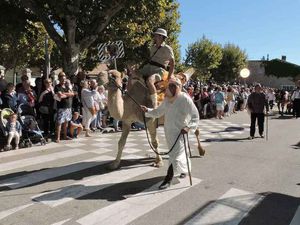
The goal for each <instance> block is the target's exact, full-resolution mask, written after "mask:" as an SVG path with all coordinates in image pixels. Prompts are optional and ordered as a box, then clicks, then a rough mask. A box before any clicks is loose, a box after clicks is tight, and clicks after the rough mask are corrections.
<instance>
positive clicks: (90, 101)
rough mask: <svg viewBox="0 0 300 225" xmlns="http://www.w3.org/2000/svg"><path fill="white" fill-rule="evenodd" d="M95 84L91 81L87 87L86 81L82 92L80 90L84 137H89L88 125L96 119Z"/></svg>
mask: <svg viewBox="0 0 300 225" xmlns="http://www.w3.org/2000/svg"><path fill="white" fill-rule="evenodd" d="M96 84H97V82H96V81H95V80H91V86H89V84H88V82H87V81H84V83H83V86H82V90H81V102H82V117H83V118H82V120H83V121H82V123H83V126H84V128H85V131H86V133H85V136H86V137H91V135H90V125H91V122H92V121H93V120H94V119H95V118H96V114H97V108H96V101H95V99H94V98H95V97H94V96H95V95H96V94H97V93H96V92H97V91H96V90H95V88H96V87H95V86H97V85H96Z"/></svg>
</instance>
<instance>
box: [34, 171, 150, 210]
mask: <svg viewBox="0 0 300 225" xmlns="http://www.w3.org/2000/svg"><path fill="white" fill-rule="evenodd" d="M152 170H155V167H150V166H147V167H145V168H143V169H141V168H140V167H135V168H130V169H129V168H126V169H120V170H117V171H113V172H111V173H106V174H101V175H96V176H93V177H92V178H87V179H83V180H81V181H79V182H77V183H74V184H72V186H69V187H68V186H67V187H64V188H63V189H59V190H55V191H51V192H47V193H46V194H39V195H36V196H33V197H32V199H33V201H37V202H41V203H43V204H46V205H48V206H50V207H56V206H59V205H61V204H64V203H67V202H69V201H72V200H74V199H75V198H79V197H81V196H84V195H88V194H90V193H93V192H96V191H100V190H102V189H104V188H107V187H109V186H112V185H114V184H117V183H120V182H123V181H126V180H129V179H131V178H133V177H137V176H139V175H142V174H145V173H147V172H150V171H152Z"/></svg>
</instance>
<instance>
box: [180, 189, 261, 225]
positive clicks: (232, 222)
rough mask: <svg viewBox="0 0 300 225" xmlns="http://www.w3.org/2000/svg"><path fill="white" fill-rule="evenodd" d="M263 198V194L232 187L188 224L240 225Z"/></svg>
mask: <svg viewBox="0 0 300 225" xmlns="http://www.w3.org/2000/svg"><path fill="white" fill-rule="evenodd" d="M262 199H263V196H261V195H257V194H253V193H250V192H247V191H243V190H239V189H235V188H232V189H230V190H229V191H227V192H226V193H225V194H224V195H223V196H222V197H220V198H219V199H218V200H217V201H216V202H214V203H212V204H210V205H209V206H207V207H206V208H205V209H203V210H202V211H201V212H200V213H199V214H198V215H196V216H195V217H194V218H192V219H191V220H190V221H188V222H187V223H186V225H212V224H226V225H238V224H239V222H240V221H241V220H242V219H243V218H244V217H245V216H246V215H247V213H248V212H249V211H250V210H251V209H252V208H253V207H255V206H256V205H257V204H258V203H259V202H260V201H261V200H262ZM220 215H221V216H220Z"/></svg>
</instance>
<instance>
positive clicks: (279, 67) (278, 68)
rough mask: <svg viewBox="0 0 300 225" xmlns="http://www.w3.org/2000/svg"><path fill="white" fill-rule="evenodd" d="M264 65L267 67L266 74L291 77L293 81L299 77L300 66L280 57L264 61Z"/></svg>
mask: <svg viewBox="0 0 300 225" xmlns="http://www.w3.org/2000/svg"><path fill="white" fill-rule="evenodd" d="M262 65H263V66H264V67H265V73H266V75H268V76H269V75H273V76H276V77H291V78H292V79H293V81H296V80H297V79H299V76H300V66H299V65H296V64H293V63H289V62H286V61H283V60H280V59H273V60H270V61H267V60H266V61H263V62H262Z"/></svg>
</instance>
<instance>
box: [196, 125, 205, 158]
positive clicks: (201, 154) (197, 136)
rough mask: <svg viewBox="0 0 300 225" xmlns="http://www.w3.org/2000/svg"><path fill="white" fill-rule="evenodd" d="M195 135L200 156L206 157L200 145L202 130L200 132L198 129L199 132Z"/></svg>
mask: <svg viewBox="0 0 300 225" xmlns="http://www.w3.org/2000/svg"><path fill="white" fill-rule="evenodd" d="M195 135H196V138H197V142H198V151H199V155H200V156H204V154H205V150H204V149H203V148H202V146H201V143H200V130H199V128H197V130H196V131H195Z"/></svg>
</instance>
